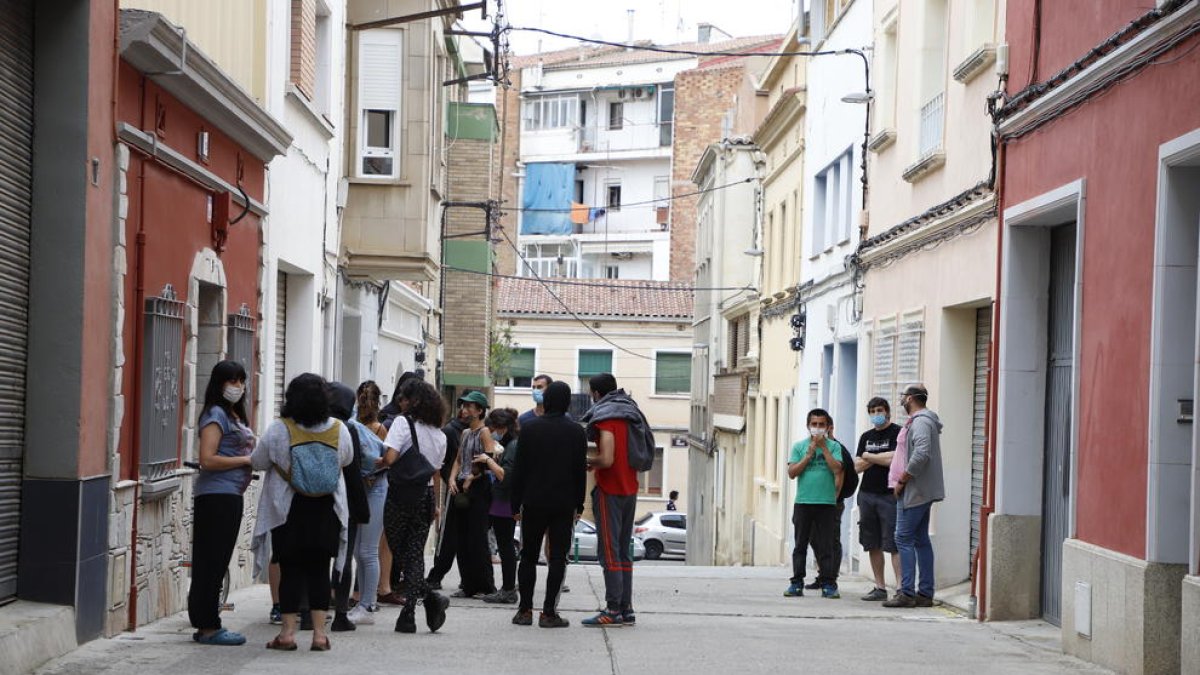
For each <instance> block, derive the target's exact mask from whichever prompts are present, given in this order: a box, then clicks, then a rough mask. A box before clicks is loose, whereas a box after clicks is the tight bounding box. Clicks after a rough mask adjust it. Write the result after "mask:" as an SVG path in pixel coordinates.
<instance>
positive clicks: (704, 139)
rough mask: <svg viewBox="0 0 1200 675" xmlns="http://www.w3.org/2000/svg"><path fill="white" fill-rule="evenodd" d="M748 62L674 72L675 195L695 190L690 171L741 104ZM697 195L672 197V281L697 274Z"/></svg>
mask: <svg viewBox="0 0 1200 675" xmlns="http://www.w3.org/2000/svg"><path fill="white" fill-rule="evenodd" d="M745 77H746V68H745V61H744V60H739V61H737V62H734V63H732V64H728V65H722V66H720V67H708V68H706V67H704V66H703V65H702V66H701V67H700V68H696V69H693V70H687V71H684V72H682V73H680V74H679V75H676V76H675V137H674V139H673V142H672V144H671V196H672V197H678V196H679V195H682V194H687V193H690V192H695V191H696V185H695V183H692V172H694V171H695V170H696V165H697V164H698V163H699V162H700V157H701V156H702V155H703V154H704V150H705V148H707V147H708V146H709V145H711V144H713V143H717V142H720V141H721V140H722V136H723V134H722V126H723V120H724V119H725V116H726V115H727V114H728V113H729V111H731V110H733V109H734V108H736V106H737V93H738V91H739V90H740V89H741V88H742V85H743V82H744V80H745ZM698 199H699V198H698V197H683V198H676V199H673V200H672V201H671V281H679V282H688V283H690V282H691V281H692V280H693V278H694V275H695V258H696V205H697V203H698Z"/></svg>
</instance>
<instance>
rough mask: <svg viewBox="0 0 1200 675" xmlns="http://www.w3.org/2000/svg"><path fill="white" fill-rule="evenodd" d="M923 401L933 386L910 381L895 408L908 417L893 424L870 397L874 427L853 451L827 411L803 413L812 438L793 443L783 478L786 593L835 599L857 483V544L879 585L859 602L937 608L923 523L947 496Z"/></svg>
mask: <svg viewBox="0 0 1200 675" xmlns="http://www.w3.org/2000/svg"><path fill="white" fill-rule="evenodd" d="M928 401H929V391H928V390H927V389H926V388H925V387H924V386H923V385H919V384H914V385H911V386H908V387H906V388H905V389H904V391H903V392H902V393H901V395H900V404H901V406H902V407H903V408H904V412H905V413H906V415H907V417H906V419H905V421H904V424H903V425H898V424H895V423H894V422H892V415H891V407H890V405H889V404H888V402H887V400H885V399H883V398H879V397H876V398H872V399H871V400H870V401H868V402H867V414H868V415H869V416H870V421H871V428H870V429H868V430H867V431H866V432H864V433H863V434H862V435H861V436H860V437H859V439H858V448H857V453H856V454H855V455H854V456H853V457H852V456H851V455H850V454H849V452H848V451H847V450H846V449H845V448H844V447H843V446H842V444H841V443H839V442H838V441H837V440H836V439H835V438H834V435H833V434H834V425H833V417H832V416H831V415H830V414H829V413H828V412H827V411H825V410H823V409H821V408H816V409H813V410H811V411H809V413H808V415H807V418H806V425H807V428H808V437H807V438H805V439H803V440H801V441H799V442H797V443H796V444H795V445H793V446H792V449H791V454H790V456H789V458H788V466H787V472H788V478H790V479H795V480H796V500H795V505H794V506H793V512H792V524H793V527H794V530H795V548H793V549H792V578H791V582H790V584H789V586H788V587H787V590H785V591H784V595H785V596H787V597H797V596H802V595H804V591H805V590H806V589H807V590H820V591H821V595H822V597H825V598H838V597H841V596H840V593H839V591H838V583H837V580H838V571H839V568H840V566H841V560H842V547H841V525H842V515H843V512H844V500H845V499H847V498H848V497H850V496H851V495H853V494H854V492H855V486H857V494H858V497H857V500H858V509H859V543H860V544H861V545H862V547H863V549H864V550H865V551H866V552H867V554H868V556H869V558H870V560H871V571H872V575H873V577H874V582H875V586H874V588H873V589H872V590H871V591H870V592H869V593H867V594H866V595H864V596H863V597H862V599H863V600H865V601H869V602H873V601H883V606H884V607H930V606H932V605H933V592H934V560H933V544H932V542H931V541H930V539H929V520H930V514H931V511H932V508H933V504H934V503H935V502H938V501H941V500H942V499H944V498H945V485H944V480H943V475H942V453H941V443H940V436H941V431H942V423H941V421H940V420H939V419H938V416H937V414H936V413H935V412H933V411H932V410H930V409H928V408H927V407H926V406H927V404H928ZM859 474H861V479H859V478H858V475H859ZM810 546H811V547H812V550H813V554H814V555H815V557H816V560H817V577H816V579H815V580H814V581H813V582H812V583H810V584H807V585H806V584H805V583H804V577H805V574H806V572H807V562H808V560H807V558H808V549H809V547H810ZM885 553H887V554H890V556H891V563H892V567H893V571H894V574H895V576H896V579H897V581H898V588H897V591H896V593H895V595H894V596H893V597H892V598H890V599H889V598H888V593H887V585H886V582H885V579H884V570H885V561H884V554H885ZM918 574H919V577H918Z"/></svg>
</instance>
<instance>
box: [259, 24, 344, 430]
mask: <svg viewBox="0 0 1200 675" xmlns="http://www.w3.org/2000/svg"><path fill="white" fill-rule="evenodd" d="M345 5H346V3H345V2H344V0H343V1H342V2H337V1H336V0H304V1H301V2H292V1H290V0H272V1H271V2H270V4H269V5H268V30H269V39H268V45H269V47H268V53H267V101H266V105H267V109H268V110H269V111H270V112H271V114H272V115H274V116H276V117H277V118H278V119H280V120H282V121H283V124H284V126H285V127H286V128H287V129H288V131H289V132H290V133H291V134H292V136H293V141H292V144H291V146H290V147H289V148H288V151H287V154H286V155H283V156H281V157H278V158H276V159H275V160H274V161H273V162H271V164H270V166H269V168H268V177H269V178H268V200H269V204H270V207H271V209H272V216H273V217H272V218H271V220H270V224H269V227H268V228H267V230H266V234H265V242H264V243H265V247H264V248H265V251H266V253H265V260H263V267H262V270H263V271H262V273H263V275H264V278H263V280H262V284H261V287H262V288H263V295H264V303H263V308H264V311H263V323H264V324H266V325H265V326H264V330H262V331H261V335H262V336H263V337H262V342H263V343H264V344H263V345H262V347H261V355H262V358H261V359H260V364H261V366H262V369H263V370H262V375H263V376H262V377H261V378H260V381H261V386H262V387H263V392H262V393H263V396H262V399H261V400H262V401H263V402H264V405H262V406H261V407H260V417H261V419H260V420H259V421H260V424H265V423H266V422H267V421H269V420H270V419H272V418H273V417H274V416H277V415H278V413H279V408H280V406H281V404H282V401H283V389H284V388H285V387H286V386H287V382H288V381H290V380H291V379H292V378H293V377H295V376H297V375H299V374H301V373H306V372H315V373H318V374H321V375H324V376H327V377H332V376H333V375H334V374H335V371H334V340H335V339H336V323H337V305H336V302H335V299H336V297H337V291H338V279H337V256H338V242H339V237H340V227H339V214H340V210H341V209H340V207H341V205H340V204H339V199H338V195H339V189H338V182H339V180H340V178H341V175H342V173H341V164H342V159H341V156H342V155H341V153H342V142H341V139H342V137H343V135H344V133H345V129H344V124H343V119H344V114H343V106H344V87H343V84H342V82H343V74H344V73H345V72H346V68H345V58H344V55H345V53H346V30H345V25H346V11H345ZM297 37H298V38H299V39H296V38H297Z"/></svg>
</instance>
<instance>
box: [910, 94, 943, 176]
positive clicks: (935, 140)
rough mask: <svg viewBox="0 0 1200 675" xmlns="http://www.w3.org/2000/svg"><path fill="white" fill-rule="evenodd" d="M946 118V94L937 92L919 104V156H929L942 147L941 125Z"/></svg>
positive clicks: (923, 157)
mask: <svg viewBox="0 0 1200 675" xmlns="http://www.w3.org/2000/svg"><path fill="white" fill-rule="evenodd" d="M945 120H946V94H945V92H938V94H937V95H935V96H934V97H933V98H931V99H929V100H928V101H926V102H925V105H923V106H921V135H920V156H919V157H918V158H917V159H918V160H922V159H925V158H927V157H930V156H931V155H933V154H934V153H935V152H937V151H938V150H941V149H942V127H943V126H944V125H945Z"/></svg>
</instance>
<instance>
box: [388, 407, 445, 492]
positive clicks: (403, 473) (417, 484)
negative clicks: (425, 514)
mask: <svg viewBox="0 0 1200 675" xmlns="http://www.w3.org/2000/svg"><path fill="white" fill-rule="evenodd" d="M397 420H404V422H407V423H408V430H409V435H410V436H411V443H412V446H411V447H410V448H409V449H408V450H407V451H405V452H404V454H402V455H400V458H399V459H397V460H396V462H395V463H394V464H392V466H391V468H390V469H389V470H388V493H389V494H391V495H394V496H396V497H403V498H409V499H415V498H419V497H420V496H421V495H423V494H425V487H426V486H427V485H428V484H429V479H430V478H433V474H434V473H436V472H437V467H435V466H433V465H432V464H430V463H429V460H428V459H425V455H422V454H421V445H420V441H419V439H418V438H417V427H416V425H415V424H413V421H412V418H411V417H409V416H407V415H404V416H403V417H399V418H397Z"/></svg>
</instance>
